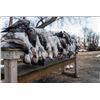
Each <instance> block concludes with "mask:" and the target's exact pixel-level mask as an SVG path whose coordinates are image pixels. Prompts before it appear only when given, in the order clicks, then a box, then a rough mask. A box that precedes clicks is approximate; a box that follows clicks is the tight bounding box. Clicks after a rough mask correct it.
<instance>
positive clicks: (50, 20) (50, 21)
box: [36, 17, 57, 28]
mask: <svg viewBox="0 0 100 100" xmlns="http://www.w3.org/2000/svg"><path fill="white" fill-rule="evenodd" d="M56 19H57V17H52V18H50V19H49V20H47V21H46V22H44V23H42V24H41V25H39V26H36V28H45V27H46V26H48V25H49V24H51V23H53V22H54V21H56Z"/></svg>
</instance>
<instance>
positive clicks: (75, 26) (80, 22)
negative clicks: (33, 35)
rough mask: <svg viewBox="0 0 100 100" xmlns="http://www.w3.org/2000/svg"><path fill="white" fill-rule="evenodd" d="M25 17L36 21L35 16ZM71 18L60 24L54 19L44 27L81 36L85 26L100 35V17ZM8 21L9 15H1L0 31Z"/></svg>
mask: <svg viewBox="0 0 100 100" xmlns="http://www.w3.org/2000/svg"><path fill="white" fill-rule="evenodd" d="M69 18H70V17H69ZM27 19H29V20H32V22H33V23H34V22H35V21H36V18H33V17H27ZM73 19H74V20H72V23H70V21H69V20H68V18H66V17H65V18H64V20H63V22H62V23H63V24H61V21H55V22H54V23H52V25H50V26H47V27H46V28H45V29H46V30H51V31H60V30H64V31H66V32H69V33H70V34H74V35H77V36H81V37H82V36H83V31H82V28H83V27H85V26H86V27H88V28H90V29H92V30H93V31H94V32H96V33H97V34H99V35H100V17H73ZM8 21H9V17H1V19H0V31H1V30H2V29H3V28H4V27H5V24H6V26H7V25H8Z"/></svg>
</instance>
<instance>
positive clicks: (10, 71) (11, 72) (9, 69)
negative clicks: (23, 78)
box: [4, 59, 17, 83]
mask: <svg viewBox="0 0 100 100" xmlns="http://www.w3.org/2000/svg"><path fill="white" fill-rule="evenodd" d="M4 81H5V83H17V59H10V60H9V59H7V60H6V59H5V60H4Z"/></svg>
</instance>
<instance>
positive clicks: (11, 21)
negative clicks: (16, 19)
mask: <svg viewBox="0 0 100 100" xmlns="http://www.w3.org/2000/svg"><path fill="white" fill-rule="evenodd" d="M12 24H13V17H10V18H9V26H11V25H12Z"/></svg>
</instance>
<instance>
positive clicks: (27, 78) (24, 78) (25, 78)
mask: <svg viewBox="0 0 100 100" xmlns="http://www.w3.org/2000/svg"><path fill="white" fill-rule="evenodd" d="M73 61H75V58H73V59H70V60H67V61H63V62H60V63H55V64H53V65H49V66H48V67H43V68H40V69H39V68H38V69H37V70H34V71H32V72H30V73H27V74H25V75H21V76H18V82H20V83H26V82H31V81H32V80H37V79H40V78H42V77H44V76H48V75H49V74H51V73H52V72H54V71H56V70H58V69H59V68H61V69H62V70H63V69H64V67H65V66H66V65H67V64H70V63H73Z"/></svg>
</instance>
